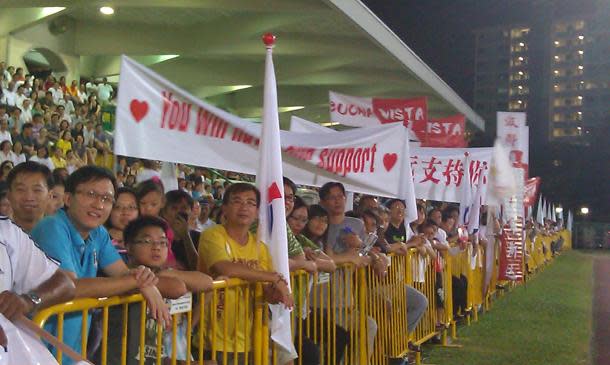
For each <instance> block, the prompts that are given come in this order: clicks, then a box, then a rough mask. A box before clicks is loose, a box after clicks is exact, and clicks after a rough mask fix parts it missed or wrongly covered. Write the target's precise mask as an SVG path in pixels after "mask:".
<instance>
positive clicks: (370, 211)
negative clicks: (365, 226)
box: [362, 209, 381, 225]
mask: <svg viewBox="0 0 610 365" xmlns="http://www.w3.org/2000/svg"><path fill="white" fill-rule="evenodd" d="M365 216H367V217H370V218H373V219H374V220H375V224H376V225H380V224H381V217H380V216H379V214H377V212H375V211H374V210H373V209H366V210H365V211H364V212H362V218H364V217H365Z"/></svg>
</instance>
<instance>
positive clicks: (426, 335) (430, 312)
mask: <svg viewBox="0 0 610 365" xmlns="http://www.w3.org/2000/svg"><path fill="white" fill-rule="evenodd" d="M408 260H409V265H408V266H409V267H410V268H411V270H409V272H408V274H410V276H409V275H408V279H407V280H408V284H409V285H411V286H412V287H414V288H415V289H417V290H419V291H420V292H421V293H422V294H424V296H425V297H426V299H428V308H427V309H426V312H425V314H424V316H423V318H422V319H421V321H420V322H419V325H418V326H417V328H416V329H415V331H414V332H413V334H412V335H411V338H412V342H413V343H414V344H416V345H421V344H423V343H424V342H426V341H428V340H429V339H431V338H433V337H434V336H436V335H437V332H436V295H435V292H436V289H435V286H436V272H435V270H434V262H433V261H432V260H431V259H430V258H428V257H427V256H422V255H421V254H420V253H419V252H417V251H416V250H411V251H410V252H409V255H408ZM407 315H408V314H407Z"/></svg>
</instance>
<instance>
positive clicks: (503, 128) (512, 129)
mask: <svg viewBox="0 0 610 365" xmlns="http://www.w3.org/2000/svg"><path fill="white" fill-rule="evenodd" d="M497 137H498V138H499V139H500V141H501V142H502V144H503V145H504V146H505V147H506V148H507V149H508V150H509V155H510V161H511V162H512V163H513V166H515V167H519V168H522V169H523V170H524V171H525V178H526V179H527V178H528V175H529V174H528V170H529V127H528V126H527V121H526V114H525V113H523V112H498V113H497Z"/></svg>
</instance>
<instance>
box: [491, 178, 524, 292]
mask: <svg viewBox="0 0 610 365" xmlns="http://www.w3.org/2000/svg"><path fill="white" fill-rule="evenodd" d="M515 175H516V176H517V178H518V179H517V180H518V181H517V191H518V192H522V191H523V188H524V187H523V185H524V184H523V170H522V169H520V168H515ZM502 206H503V208H504V222H505V224H504V226H503V228H502V235H501V237H500V267H499V276H498V280H510V281H523V271H524V266H525V265H524V258H525V252H524V249H525V234H524V229H525V211H524V205H523V195H522V194H515V195H513V196H511V197H510V198H508V199H506V200H505V201H504V203H503V204H502Z"/></svg>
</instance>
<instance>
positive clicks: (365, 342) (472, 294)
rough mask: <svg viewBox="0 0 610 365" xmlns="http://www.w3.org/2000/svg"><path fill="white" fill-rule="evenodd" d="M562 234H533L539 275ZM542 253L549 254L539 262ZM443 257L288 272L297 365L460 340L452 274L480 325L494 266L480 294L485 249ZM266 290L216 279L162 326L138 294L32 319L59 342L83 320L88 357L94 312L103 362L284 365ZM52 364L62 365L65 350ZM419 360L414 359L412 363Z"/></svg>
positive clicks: (358, 359) (381, 357) (382, 360)
mask: <svg viewBox="0 0 610 365" xmlns="http://www.w3.org/2000/svg"><path fill="white" fill-rule="evenodd" d="M560 236H562V237H563V238H564V240H565V241H567V239H569V236H565V233H564V232H561V233H559V234H557V235H553V236H544V237H543V236H539V237H536V239H535V240H534V242H533V244H532V252H531V253H530V261H529V262H530V263H531V265H532V267H534V268H541V267H542V266H543V265H544V264H546V263H547V262H548V260H549V259H550V258H549V257H550V256H549V255H548V254H549V253H550V244H551V242H553V241H554V240H556V239H557V238H558V237H560ZM568 244H569V243H568ZM566 246H567V247H569V245H566ZM543 247H549V249H548V251H544V255H543ZM439 254H440V255H441V258H442V260H441V262H442V271H440V270H435V264H434V261H433V260H431V259H429V258H428V257H426V256H421V255H420V253H419V252H418V251H417V250H412V251H411V252H409V254H408V255H406V256H395V255H390V259H391V265H390V266H389V268H388V272H387V275H386V276H384V277H380V276H378V275H377V274H376V273H375V272H374V270H373V268H371V267H367V268H361V269H357V268H356V267H354V266H352V265H341V266H340V267H339V269H338V270H337V271H336V272H334V273H331V274H326V273H315V274H308V273H305V272H302V271H299V272H295V273H293V274H291V283H292V288H293V293H294V297H295V308H294V310H293V312H292V313H293V315H292V328H293V338H294V339H295V346H296V350H297V352H298V354H300V355H301V356H300V357H299V358H298V359H297V360H295V362H294V363H295V364H298V365H301V364H303V363H304V362H306V361H305V360H303V359H305V358H307V356H316V357H318V360H319V362H320V363H323V364H339V363H343V364H369V363H370V364H375V365H377V364H379V365H385V364H388V362H389V359H391V358H401V357H404V356H405V355H406V354H407V353H408V352H409V340H411V341H412V342H413V344H415V345H421V344H423V343H424V342H426V341H428V340H430V339H431V338H433V337H435V336H437V335H442V342H441V344H444V345H447V337H448V331H449V330H450V331H451V332H450V335H451V337H452V338H454V339H455V338H457V333H456V319H455V318H454V310H453V309H454V306H456V305H457V304H456V303H455V302H454V287H453V282H454V280H455V279H454V278H453V277H455V276H457V277H460V276H463V277H466V278H467V281H468V283H467V286H466V298H467V300H466V306H465V308H461V309H462V310H463V311H464V312H463V313H462V314H467V315H468V314H470V312H473V313H472V314H473V315H474V316H475V317H474V318H475V320H476V312H477V310H476V309H477V308H478V307H479V306H481V305H483V304H484V303H485V301H486V300H491V299H490V298H491V296H492V295H493V288H495V284H496V282H497V260H494V265H493V271H494V272H493V273H492V275H491V281H490V284H489V285H488V287H489V288H490V289H489V290H488V291H487V293H483V288H484V278H485V275H484V266H485V265H481V260H482V258H484V257H485V252H484V250H483V248H482V247H481V248H479V251H478V253H477V255H476V256H475V255H473V254H472V252H469V250H463V251H460V252H458V253H457V254H455V252H454V254H455V256H452V255H451V254H450V253H449V252H441V253H439ZM473 260H474V261H473ZM437 271H438V272H437ZM437 280H439V281H440V282H439V283H437ZM437 284H439V285H437ZM407 286H412V287H413V288H415V289H417V290H419V291H420V292H421V293H422V294H424V296H425V297H426V298H427V300H428V307H427V309H426V311H425V314H424V316H423V318H422V319H421V321H420V322H419V325H418V326H417V328H416V329H415V331H414V332H413V333H411V334H409V333H408V320H407V319H408V315H409V313H408V309H407V308H408V303H407ZM439 288H440V289H442V299H443V300H442V302H443V305H442V309H441V307H440V303H438V304H439V305H437V295H436V294H437V290H438V289H439ZM263 292H264V290H263V284H261V283H258V284H251V283H246V282H243V281H241V280H237V279H230V280H226V281H215V282H214V285H213V289H212V290H211V291H210V292H208V293H199V294H197V295H196V296H195V299H194V302H193V301H189V299H184V298H182V299H181V301H176V302H174V306H175V307H176V308H178V309H176V310H175V311H174V312H172V322H171V324H170V327H169V328H166V329H164V328H162V326H160V325H156V324H155V323H153V322H151V320H150V319H149V318H147V316H146V302H145V301H144V300H143V298H142V296H141V295H130V296H124V297H111V298H100V299H78V300H74V301H71V302H67V303H63V304H60V305H56V306H53V307H51V308H47V309H44V310H41V311H40V312H39V313H38V314H37V315H36V316H35V318H34V322H35V323H36V324H37V325H38V326H40V327H43V326H44V325H45V323H47V322H49V320H53V321H56V322H57V326H56V330H57V333H56V335H57V337H58V338H59V340H60V341H61V340H63V338H64V326H63V323H64V320H65V317H66V316H69V315H72V314H77V315H80V316H81V317H82V318H83V325H82V327H81V338H80V340H81V349H82V350H81V351H82V354H83V356H87V353H86V351H87V350H86V349H87V345H88V341H89V327H90V326H89V323H91V313H92V312H93V311H94V310H98V311H99V315H98V317H99V323H100V328H101V335H102V336H101V343H100V347H99V354H100V356H99V363H100V364H102V365H105V364H119V363H120V364H128V363H134V361H136V362H137V363H139V364H144V362H145V361H146V359H147V358H148V359H150V358H154V359H155V361H156V363H157V364H161V363H167V362H169V363H171V364H177V363H178V361H180V363H181V364H192V363H200V364H201V363H203V361H204V360H211V361H214V362H216V364H219V365H220V364H222V365H230V364H238V363H239V364H253V365H266V364H269V363H271V364H274V365H276V364H283V363H284V361H283V358H282V351H280V350H278V349H276V348H275V347H274V346H270V338H269V325H268V322H269V311H268V310H267V308H266V306H267V304H266V302H265V299H264V295H263ZM180 307H182V310H179V308H180ZM439 309H440V310H439ZM113 331H114V332H115V333H113V334H112V335H110V333H111V332H113ZM147 334H148V335H149V336H148V337H147V336H146V335H147ZM136 339H137V340H136ZM89 355H90V354H89ZM56 357H57V359H58V361H59V363H60V364H62V360H63V356H62V354H61V352H57V354H56ZM134 359H135V360H134ZM420 360H421V357H420V356H419V353H418V356H417V361H420ZM418 363H419V362H418Z"/></svg>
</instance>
